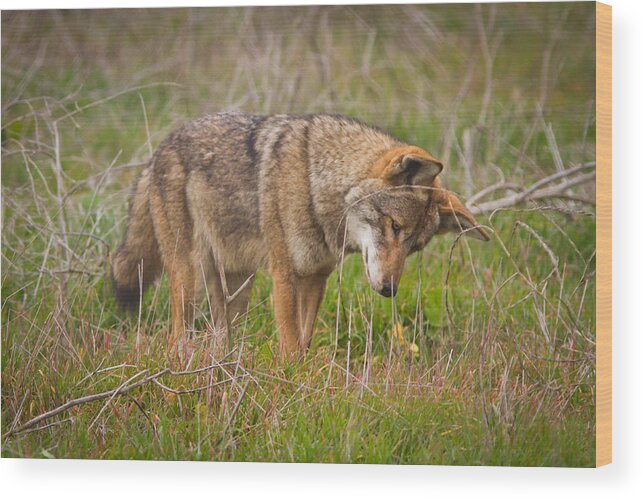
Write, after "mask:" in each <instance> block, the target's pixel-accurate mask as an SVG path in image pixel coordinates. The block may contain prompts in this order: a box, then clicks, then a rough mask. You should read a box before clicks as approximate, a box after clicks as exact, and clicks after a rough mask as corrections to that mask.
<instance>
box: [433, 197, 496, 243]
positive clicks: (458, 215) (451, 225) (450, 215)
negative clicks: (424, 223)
mask: <svg viewBox="0 0 643 499" xmlns="http://www.w3.org/2000/svg"><path fill="white" fill-rule="evenodd" d="M438 211H439V214H440V227H439V228H438V231H437V233H438V234H444V233H446V232H461V231H466V233H465V234H466V235H467V236H469V237H473V238H475V239H480V240H481V241H489V236H488V235H487V233H486V232H485V231H484V230H482V227H480V226H479V225H478V222H476V220H475V218H473V215H472V214H471V212H469V210H467V209H466V208H465V206H464V205H463V204H462V202H461V201H460V200H459V199H458V197H457V196H456V195H455V194H453V193H452V192H448V191H447V192H446V193H445V195H444V196H441V199H440V201H439V205H438Z"/></svg>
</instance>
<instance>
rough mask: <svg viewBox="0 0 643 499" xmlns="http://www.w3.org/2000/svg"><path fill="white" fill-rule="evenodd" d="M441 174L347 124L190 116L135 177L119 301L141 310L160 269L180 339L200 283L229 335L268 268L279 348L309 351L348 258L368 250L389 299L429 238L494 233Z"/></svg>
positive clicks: (373, 282) (373, 280) (370, 272)
mask: <svg viewBox="0 0 643 499" xmlns="http://www.w3.org/2000/svg"><path fill="white" fill-rule="evenodd" d="M441 171H442V163H440V161H438V160H437V159H435V158H434V157H433V156H431V154H429V153H428V152H426V151H425V150H423V149H421V148H419V147H416V146H412V145H408V144H405V143H404V142H401V141H400V140H398V139H396V138H395V137H393V136H392V135H390V134H388V133H386V132H384V131H382V130H379V129H377V128H374V127H371V126H368V125H366V124H364V123H362V122H360V121H357V120H355V119H352V118H347V117H344V116H335V115H325V114H316V115H305V116H294V115H272V116H261V115H255V114H245V113H218V114H213V115H210V116H205V117H202V118H199V119H196V120H194V121H190V122H188V123H187V124H185V125H184V126H183V127H182V128H180V129H179V130H177V131H175V132H174V133H172V134H171V135H170V136H169V137H168V138H167V139H165V141H164V142H163V143H162V144H161V145H160V146H159V148H158V150H157V151H156V153H155V154H154V156H153V157H152V159H151V162H150V163H149V165H148V166H147V167H146V168H145V169H144V170H143V172H142V173H141V174H140V176H139V177H138V180H137V182H136V185H135V187H134V192H133V195H132V198H131V201H130V206H129V215H128V219H127V227H126V231H125V236H124V241H123V243H122V245H121V246H120V248H119V249H118V250H117V251H116V253H115V254H114V256H113V260H112V280H113V284H114V290H115V294H116V298H117V301H118V302H119V303H120V304H121V305H123V306H126V307H131V308H134V307H138V305H139V300H140V298H141V295H142V292H143V290H145V288H147V287H148V286H149V285H150V284H151V283H152V282H153V281H154V280H155V279H156V278H157V277H158V276H159V274H160V273H161V272H162V270H163V269H165V270H166V271H167V272H168V274H169V278H170V285H171V308H172V339H173V340H174V341H176V340H178V339H180V338H182V337H183V336H184V334H185V331H186V328H187V327H189V326H190V325H191V323H192V320H193V317H194V308H195V304H196V303H197V299H198V297H199V295H202V292H203V290H204V289H205V290H206V291H207V293H208V299H209V301H210V308H211V310H212V314H213V315H214V316H215V317H212V321H213V322H214V323H215V324H216V325H217V326H218V327H222V326H223V325H225V324H226V322H225V313H226V312H227V314H228V317H229V318H234V317H235V316H237V315H239V314H243V313H245V312H246V307H247V302H248V298H249V295H250V290H251V287H252V279H253V277H254V274H255V272H256V271H257V270H258V269H260V268H265V269H267V270H268V272H269V273H270V275H271V277H272V283H273V295H274V308H275V318H276V325H277V328H278V330H279V347H280V353H281V355H282V356H291V355H298V354H303V353H305V352H306V351H307V349H308V348H309V346H310V342H311V338H312V334H313V326H314V323H315V318H316V316H317V312H318V309H319V305H320V302H321V300H322V297H323V294H324V289H325V286H326V280H327V278H328V276H329V275H330V273H331V272H332V271H333V269H334V268H335V267H336V266H337V264H338V263H339V262H340V261H341V260H342V258H343V255H344V254H346V253H351V252H358V251H359V252H361V254H362V259H363V261H364V267H365V270H366V276H367V278H368V282H369V284H370V286H371V287H372V288H373V289H374V290H375V291H377V292H378V293H379V294H381V295H383V296H387V297H389V296H394V295H395V293H396V291H397V288H398V284H399V281H400V277H401V275H402V269H403V266H404V261H405V259H406V257H407V256H408V255H409V254H410V253H413V252H415V251H419V250H421V249H422V248H424V246H425V245H426V244H427V243H428V242H429V240H430V239H431V238H432V237H433V235H435V234H441V233H445V232H448V231H455V232H460V231H465V232H466V235H468V236H472V237H474V238H478V239H482V240H488V239H489V238H488V236H487V234H486V233H485V232H484V230H482V228H480V227H479V226H478V224H477V223H476V221H475V220H474V218H473V216H472V215H471V213H470V212H469V211H468V210H467V209H466V208H465V207H464V205H463V204H462V203H461V202H460V200H459V199H458V198H457V197H456V196H455V195H454V194H453V193H452V192H449V191H447V190H444V189H443V188H442V187H441V185H440V180H439V179H438V174H439V173H440V172H441ZM220 272H224V273H225V280H224V279H220ZM222 282H226V283H227V287H228V289H229V290H230V293H234V291H235V290H238V289H239V288H241V290H240V291H239V293H238V294H237V296H236V297H235V298H234V300H233V301H232V302H231V303H229V304H228V303H226V297H225V295H224V291H223V289H222ZM244 283H245V284H246V286H245V287H243V284H244ZM206 288H207V289H206Z"/></svg>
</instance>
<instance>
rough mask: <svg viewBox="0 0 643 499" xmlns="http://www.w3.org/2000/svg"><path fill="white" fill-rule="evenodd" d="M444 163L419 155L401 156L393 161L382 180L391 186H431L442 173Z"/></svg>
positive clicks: (385, 170)
mask: <svg viewBox="0 0 643 499" xmlns="http://www.w3.org/2000/svg"><path fill="white" fill-rule="evenodd" d="M442 168H443V166H442V163H440V162H439V161H438V160H437V159H435V158H431V157H423V156H419V155H417V154H404V155H400V156H398V157H397V158H395V159H394V160H393V161H391V162H390V163H389V164H388V166H387V167H386V168H385V169H384V172H383V173H382V178H383V179H385V180H387V181H388V182H390V183H391V185H422V186H427V187H428V186H430V185H432V184H433V181H434V180H435V177H437V176H438V175H439V174H440V172H441V171H442Z"/></svg>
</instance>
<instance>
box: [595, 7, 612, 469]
mask: <svg viewBox="0 0 643 499" xmlns="http://www.w3.org/2000/svg"><path fill="white" fill-rule="evenodd" d="M596 164H597V167H596V277H597V279H596V466H603V465H605V464H609V463H611V462H612V7H611V6H610V5H605V4H602V3H599V2H596Z"/></svg>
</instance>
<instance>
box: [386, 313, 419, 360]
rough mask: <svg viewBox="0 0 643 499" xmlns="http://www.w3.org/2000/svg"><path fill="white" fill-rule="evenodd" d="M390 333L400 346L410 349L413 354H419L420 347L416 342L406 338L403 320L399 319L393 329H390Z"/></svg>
mask: <svg viewBox="0 0 643 499" xmlns="http://www.w3.org/2000/svg"><path fill="white" fill-rule="evenodd" d="M389 335H390V336H391V337H392V338H393V339H394V340H396V341H397V344H398V345H399V346H400V347H405V348H406V350H408V351H409V352H411V353H412V354H414V355H419V353H420V347H418V346H417V344H415V343H414V342H412V341H407V340H406V339H404V329H403V328H402V323H401V322H399V321H398V322H396V323H395V325H394V326H393V329H391V330H390V331H389Z"/></svg>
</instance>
